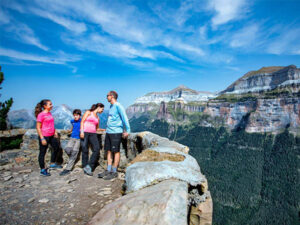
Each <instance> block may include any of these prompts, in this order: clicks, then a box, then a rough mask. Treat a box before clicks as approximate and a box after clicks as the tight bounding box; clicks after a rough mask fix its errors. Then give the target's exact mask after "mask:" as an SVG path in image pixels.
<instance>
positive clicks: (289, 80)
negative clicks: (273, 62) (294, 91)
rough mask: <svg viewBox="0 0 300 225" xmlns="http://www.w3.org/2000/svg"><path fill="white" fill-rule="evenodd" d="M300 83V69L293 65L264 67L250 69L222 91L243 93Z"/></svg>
mask: <svg viewBox="0 0 300 225" xmlns="http://www.w3.org/2000/svg"><path fill="white" fill-rule="evenodd" d="M298 84H300V69H298V68H297V67H296V66H294V65H291V66H287V67H281V66H273V67H263V68H261V69H259V70H257V71H250V72H248V73H246V74H245V75H244V76H242V77H241V78H240V79H238V80H237V81H235V82H234V83H233V84H231V85H230V86H229V87H228V88H226V89H225V90H224V91H222V92H221V94H223V93H227V94H242V93H248V92H261V91H268V90H273V89H275V88H277V87H285V86H290V85H298Z"/></svg>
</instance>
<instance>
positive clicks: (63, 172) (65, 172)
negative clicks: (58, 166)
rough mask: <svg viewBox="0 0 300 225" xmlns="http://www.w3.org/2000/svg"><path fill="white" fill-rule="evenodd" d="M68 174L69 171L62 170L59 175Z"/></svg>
mask: <svg viewBox="0 0 300 225" xmlns="http://www.w3.org/2000/svg"><path fill="white" fill-rule="evenodd" d="M69 173H71V170H63V171H62V172H61V173H60V174H59V175H60V176H64V175H67V174H69Z"/></svg>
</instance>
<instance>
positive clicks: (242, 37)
mask: <svg viewBox="0 0 300 225" xmlns="http://www.w3.org/2000/svg"><path fill="white" fill-rule="evenodd" d="M258 35H259V25H258V24H251V25H249V26H245V27H243V28H242V29H241V30H239V31H237V32H236V33H234V34H233V36H232V39H231V41H230V46H231V47H233V48H238V47H249V46H250V45H252V47H253V45H257V44H258V43H257V38H258Z"/></svg>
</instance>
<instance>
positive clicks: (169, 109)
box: [128, 66, 300, 133]
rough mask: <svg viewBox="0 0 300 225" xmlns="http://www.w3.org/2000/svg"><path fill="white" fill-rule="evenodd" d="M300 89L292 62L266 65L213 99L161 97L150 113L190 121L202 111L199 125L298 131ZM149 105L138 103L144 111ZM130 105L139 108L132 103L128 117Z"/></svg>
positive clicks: (299, 75) (299, 73) (174, 120)
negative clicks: (280, 64)
mask: <svg viewBox="0 0 300 225" xmlns="http://www.w3.org/2000/svg"><path fill="white" fill-rule="evenodd" d="M249 91H253V93H252V92H251V93H248V92H249ZM245 92H247V93H245ZM299 92H300V69H298V68H296V67H295V66H288V67H266V68H262V69H260V70H258V71H251V72H249V73H247V74H246V75H244V76H243V77H242V78H241V79H239V80H237V81H236V82H234V83H233V84H232V85H231V86H229V87H228V88H227V89H226V90H224V91H223V92H221V93H220V95H219V96H218V97H217V98H215V99H208V100H207V101H184V100H183V99H182V98H177V99H176V100H174V101H169V102H164V101H163V102H161V103H160V105H159V107H157V108H158V109H156V111H155V112H154V110H152V111H151V114H152V115H153V114H154V115H155V116H154V117H153V119H164V120H166V121H167V122H169V123H178V122H179V123H185V122H193V118H194V117H195V115H200V116H201V115H202V117H201V118H202V120H201V123H200V124H201V125H202V126H226V127H228V128H229V129H231V130H238V129H245V130H246V131H247V132H274V133H278V132H280V131H282V130H283V129H284V128H289V129H290V131H292V132H295V133H298V132H300V128H299V127H300V95H299ZM148 105H149V104H143V105H142V106H141V107H142V111H143V113H144V114H145V113H146V112H147V109H148V108H147V107H148ZM133 109H134V110H135V111H136V112H139V108H138V107H136V106H135V105H133V106H131V107H129V108H128V111H131V117H132V116H136V115H137V114H135V113H134V110H133ZM197 122H199V121H197Z"/></svg>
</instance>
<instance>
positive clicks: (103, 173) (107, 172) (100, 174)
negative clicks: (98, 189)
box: [98, 170, 110, 178]
mask: <svg viewBox="0 0 300 225" xmlns="http://www.w3.org/2000/svg"><path fill="white" fill-rule="evenodd" d="M109 173H110V172H109V171H108V170H105V171H104V172H102V173H99V174H98V178H103V177H106V176H107V175H108V174H109Z"/></svg>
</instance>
